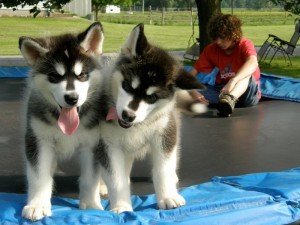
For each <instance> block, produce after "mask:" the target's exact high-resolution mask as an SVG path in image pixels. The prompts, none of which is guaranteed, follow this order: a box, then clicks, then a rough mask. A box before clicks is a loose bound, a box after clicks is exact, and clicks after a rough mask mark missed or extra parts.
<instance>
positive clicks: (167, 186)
mask: <svg viewBox="0 0 300 225" xmlns="http://www.w3.org/2000/svg"><path fill="white" fill-rule="evenodd" d="M165 138H170V137H169V136H168V137H165ZM163 139H164V138H163ZM159 143H160V144H159ZM161 143H166V142H165V141H164V140H161V141H160V140H159V138H158V139H157V141H156V142H155V143H153V146H154V147H153V149H152V158H153V183H154V188H155V192H156V195H157V201H158V207H159V208H160V209H172V208H177V207H180V206H183V205H185V200H184V198H183V197H182V196H181V195H179V194H178V192H177V189H176V183H177V182H178V177H177V174H176V164H177V148H178V145H177V143H176V144H175V146H173V147H171V146H170V143H172V142H168V144H161ZM159 145H160V146H159Z"/></svg>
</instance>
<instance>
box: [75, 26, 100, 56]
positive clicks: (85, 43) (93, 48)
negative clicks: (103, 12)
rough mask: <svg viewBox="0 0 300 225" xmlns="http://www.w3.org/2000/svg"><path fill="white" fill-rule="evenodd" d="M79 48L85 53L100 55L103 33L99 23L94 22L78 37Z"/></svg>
mask: <svg viewBox="0 0 300 225" xmlns="http://www.w3.org/2000/svg"><path fill="white" fill-rule="evenodd" d="M78 40H79V43H80V46H81V47H82V48H83V49H84V50H85V52H86V53H88V54H92V55H95V56H96V55H100V54H102V50H103V42H104V33H103V27H102V24H101V23H100V22H95V23H93V24H92V25H91V26H89V27H88V28H87V29H86V30H85V31H84V32H82V33H81V34H79V35H78Z"/></svg>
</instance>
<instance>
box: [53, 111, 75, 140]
mask: <svg viewBox="0 0 300 225" xmlns="http://www.w3.org/2000/svg"><path fill="white" fill-rule="evenodd" d="M57 124H58V127H59V128H60V129H61V131H62V132H63V133H64V134H66V135H72V134H73V133H74V132H75V131H76V130H77V128H78V125H79V117H78V113H77V108H76V107H73V108H62V110H61V113H60V116H59V118H58V122H57Z"/></svg>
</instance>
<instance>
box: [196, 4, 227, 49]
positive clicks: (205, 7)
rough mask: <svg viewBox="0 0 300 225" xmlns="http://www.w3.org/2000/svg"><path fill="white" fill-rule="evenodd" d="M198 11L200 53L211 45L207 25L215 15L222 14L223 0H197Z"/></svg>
mask: <svg viewBox="0 0 300 225" xmlns="http://www.w3.org/2000/svg"><path fill="white" fill-rule="evenodd" d="M195 1H196V5H197V9H198V21H199V34H200V38H199V41H200V52H202V51H203V49H204V48H205V46H207V45H208V44H210V43H211V40H210V38H209V37H208V34H207V23H208V21H209V20H210V18H211V17H212V16H213V15H214V14H215V13H220V12H221V0H195Z"/></svg>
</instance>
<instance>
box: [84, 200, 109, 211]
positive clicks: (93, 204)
mask: <svg viewBox="0 0 300 225" xmlns="http://www.w3.org/2000/svg"><path fill="white" fill-rule="evenodd" d="M79 208H80V209H83V210H84V209H99V210H103V207H102V205H101V203H100V198H99V200H98V201H84V200H80V203H79Z"/></svg>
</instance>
